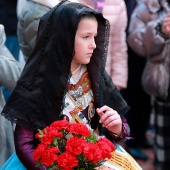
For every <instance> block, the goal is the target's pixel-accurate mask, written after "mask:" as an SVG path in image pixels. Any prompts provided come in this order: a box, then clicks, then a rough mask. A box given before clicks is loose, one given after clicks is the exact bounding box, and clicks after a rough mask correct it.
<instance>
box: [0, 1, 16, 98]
mask: <svg viewBox="0 0 170 170" xmlns="http://www.w3.org/2000/svg"><path fill="white" fill-rule="evenodd" d="M16 7H17V0H1V1H0V24H2V25H4V27H5V33H6V42H5V45H6V47H7V48H8V49H9V51H10V52H11V54H12V55H13V56H14V58H15V59H16V60H17V61H18V60H19V43H18V38H17V22H18V20H17V12H16ZM2 89H3V94H4V97H5V100H6V101H7V99H8V97H9V95H10V92H9V91H8V90H7V89H6V88H5V87H2Z"/></svg>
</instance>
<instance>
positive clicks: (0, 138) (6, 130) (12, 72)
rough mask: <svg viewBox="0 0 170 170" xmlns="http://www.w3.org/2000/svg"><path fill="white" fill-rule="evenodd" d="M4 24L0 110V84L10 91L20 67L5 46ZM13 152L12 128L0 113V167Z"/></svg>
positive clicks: (0, 36) (2, 101) (0, 35)
mask: <svg viewBox="0 0 170 170" xmlns="http://www.w3.org/2000/svg"><path fill="white" fill-rule="evenodd" d="M5 40H6V37H5V32H4V26H3V25H1V24H0V112H1V111H2V109H3V107H4V105H5V99H4V95H3V93H2V86H3V87H5V88H7V89H8V90H10V91H12V90H13V89H14V87H15V84H16V81H17V80H18V78H19V75H20V73H21V69H20V67H19V64H18V63H17V61H16V60H15V59H14V57H13V56H12V54H11V53H10V52H9V50H8V49H7V48H6V46H5ZM13 153H14V142H13V128H12V124H11V122H10V121H9V120H7V119H5V118H4V117H3V116H2V115H0V167H1V166H2V165H3V164H4V162H5V161H6V160H7V159H8V158H9V157H10V156H11V155H12V154H13Z"/></svg>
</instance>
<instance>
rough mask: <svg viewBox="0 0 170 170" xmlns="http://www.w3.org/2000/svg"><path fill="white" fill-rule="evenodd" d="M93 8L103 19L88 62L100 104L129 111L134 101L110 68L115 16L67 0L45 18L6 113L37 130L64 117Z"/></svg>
mask: <svg viewBox="0 0 170 170" xmlns="http://www.w3.org/2000/svg"><path fill="white" fill-rule="evenodd" d="M90 13H92V14H94V15H95V17H96V18H97V21H98V35H97V37H96V46H97V48H96V49H95V50H94V52H93V56H92V58H91V61H90V63H89V64H88V65H87V69H88V71H89V76H90V79H91V83H92V90H93V93H94V99H95V106H96V107H101V106H103V105H108V106H110V107H112V108H113V109H115V110H117V111H118V113H119V114H124V113H126V112H127V110H128V109H129V107H128V106H127V104H126V102H125V101H124V100H123V98H122V97H121V95H120V93H119V91H118V90H117V88H116V87H115V85H114V84H113V83H112V81H111V78H110V77H109V76H108V75H107V73H106V72H105V62H106V55H107V49H108V39H109V28H110V26H109V22H108V21H107V20H106V19H105V18H104V17H103V16H102V14H101V13H98V12H95V11H94V10H93V9H91V8H89V7H87V6H85V5H82V4H80V3H72V2H69V1H66V0H64V1H61V2H60V3H59V4H58V5H57V6H55V7H54V8H52V9H51V10H50V11H49V12H48V13H46V14H45V15H44V16H43V17H42V18H41V20H40V24H39V28H38V33H37V41H36V45H35V48H34V50H33V51H32V53H31V55H30V57H29V59H28V61H27V63H26V65H25V67H24V70H23V72H22V74H21V76H20V79H19V80H18V82H17V85H16V87H15V89H14V91H13V92H12V94H11V96H10V98H9V99H8V101H7V103H6V105H5V107H4V109H3V111H2V115H4V116H5V117H6V118H8V119H12V120H13V121H16V123H17V124H19V125H22V126H24V127H26V128H29V129H32V130H37V129H38V128H40V129H42V128H44V127H45V126H47V125H49V124H51V123H52V122H53V121H55V120H59V119H60V115H61V114H62V110H63V107H64V99H65V98H64V96H65V94H66V89H67V83H68V80H69V77H70V68H71V61H72V59H73V56H74V39H75V34H76V31H77V27H78V24H79V21H80V19H81V17H82V16H83V15H85V14H90ZM93 119H94V120H92V124H93V122H96V119H98V116H97V114H96V116H94V118H93ZM94 124H95V123H94Z"/></svg>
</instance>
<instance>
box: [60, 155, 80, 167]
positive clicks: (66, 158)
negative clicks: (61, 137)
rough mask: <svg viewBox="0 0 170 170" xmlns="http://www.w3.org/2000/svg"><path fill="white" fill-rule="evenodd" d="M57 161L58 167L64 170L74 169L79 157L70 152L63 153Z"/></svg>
mask: <svg viewBox="0 0 170 170" xmlns="http://www.w3.org/2000/svg"><path fill="white" fill-rule="evenodd" d="M57 162H58V164H57V167H59V168H61V169H62V170H72V169H73V168H74V167H76V166H77V165H78V160H77V158H76V157H75V156H73V155H71V154H70V153H68V152H64V153H62V154H61V155H60V156H59V157H58V158H57Z"/></svg>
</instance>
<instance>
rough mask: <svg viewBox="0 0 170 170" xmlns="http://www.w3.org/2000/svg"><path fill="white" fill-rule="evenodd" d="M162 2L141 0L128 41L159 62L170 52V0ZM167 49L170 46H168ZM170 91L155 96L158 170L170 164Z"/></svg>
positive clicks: (136, 50) (135, 48)
mask: <svg viewBox="0 0 170 170" xmlns="http://www.w3.org/2000/svg"><path fill="white" fill-rule="evenodd" d="M162 3H163V0H159V1H158V0H144V1H143V2H141V3H140V4H139V6H138V7H137V8H136V9H135V10H134V13H133V15H132V18H131V23H130V28H129V37H128V42H129V45H130V46H131V48H132V49H133V50H134V51H135V52H136V53H138V54H139V55H140V56H142V57H147V58H148V60H151V61H155V64H158V61H160V59H161V57H162V54H167V55H169V52H168V53H163V51H164V47H165V45H166V42H167V40H169V35H170V14H169V12H168V14H167V8H169V6H170V1H169V0H168V1H167V3H166V2H165V4H167V6H166V8H164V7H163V6H162ZM168 10H169V9H168ZM166 50H169V49H168V48H166ZM167 57H168V58H169V57H170V56H167ZM153 64H154V62H153ZM168 64H169V63H168ZM157 78H158V80H157V81H161V77H157ZM160 84H161V83H160ZM148 90H149V89H148ZM150 90H151V89H150ZM157 90H159V89H157ZM164 90H166V89H164ZM167 92H168V96H167V97H166V98H161V97H160V96H153V97H154V112H155V121H154V127H155V140H154V150H155V163H156V168H157V170H167V169H169V167H170V143H169V140H170V123H169V122H170V114H169V113H170V93H169V92H170V89H169V90H168V91H167ZM138 127H139V126H138Z"/></svg>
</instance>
